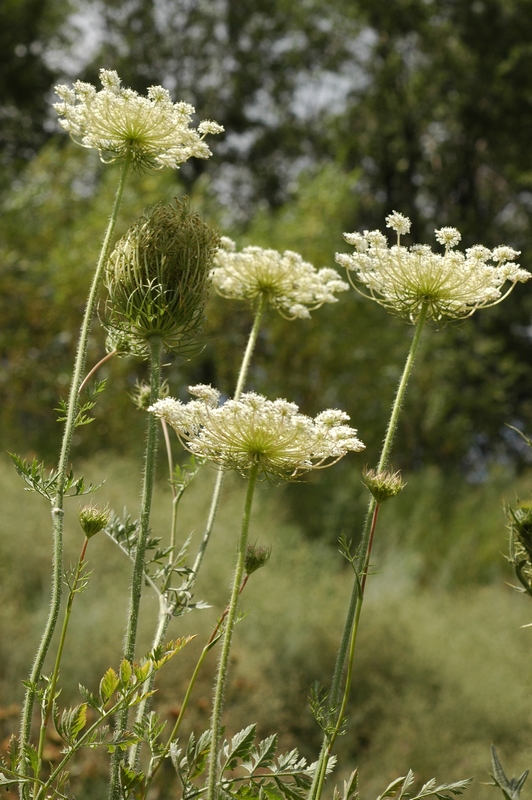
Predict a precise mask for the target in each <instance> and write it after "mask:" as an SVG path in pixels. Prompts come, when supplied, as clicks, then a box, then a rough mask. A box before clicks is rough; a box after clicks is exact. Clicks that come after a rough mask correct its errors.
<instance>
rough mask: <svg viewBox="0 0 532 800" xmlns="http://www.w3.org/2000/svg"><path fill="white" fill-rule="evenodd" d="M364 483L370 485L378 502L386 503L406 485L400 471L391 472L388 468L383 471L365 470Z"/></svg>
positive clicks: (369, 487)
mask: <svg viewBox="0 0 532 800" xmlns="http://www.w3.org/2000/svg"><path fill="white" fill-rule="evenodd" d="M362 483H363V484H364V485H365V486H367V487H368V489H369V490H370V492H371V494H372V495H373V497H374V498H375V500H376V501H377V503H384V502H385V500H389V499H390V497H395V496H396V495H398V494H399V492H401V491H402V490H403V489H404V487H405V485H406V484H405V483H404V481H403V479H402V477H401V473H400V472H390V471H389V470H387V469H385V470H383V471H382V472H377V471H376V470H374V469H366V470H364V472H363V481H362Z"/></svg>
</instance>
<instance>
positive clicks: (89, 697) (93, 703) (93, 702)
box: [78, 683, 102, 711]
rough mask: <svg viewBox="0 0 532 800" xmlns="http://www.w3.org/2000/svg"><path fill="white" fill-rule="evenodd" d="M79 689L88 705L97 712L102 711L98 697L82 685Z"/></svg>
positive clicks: (79, 685)
mask: <svg viewBox="0 0 532 800" xmlns="http://www.w3.org/2000/svg"><path fill="white" fill-rule="evenodd" d="M78 688H79V693H80V695H81V696H82V697H83V699H84V700H85V702H86V703H87V705H89V706H90V707H91V708H94V709H95V710H96V711H101V709H102V704H101V703H100V701H99V699H98V698H97V697H96V695H95V694H93V693H92V692H90V691H89V690H88V689H86V688H85V686H83V685H82V684H81V683H80V684H78Z"/></svg>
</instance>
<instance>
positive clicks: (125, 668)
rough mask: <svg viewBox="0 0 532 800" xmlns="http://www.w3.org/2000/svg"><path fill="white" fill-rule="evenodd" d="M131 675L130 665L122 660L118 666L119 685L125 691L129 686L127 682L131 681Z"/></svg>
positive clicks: (125, 660) (125, 659)
mask: <svg viewBox="0 0 532 800" xmlns="http://www.w3.org/2000/svg"><path fill="white" fill-rule="evenodd" d="M132 674H133V670H132V668H131V664H130V663H129V661H128V660H127V658H124V659H123V660H122V663H121V664H120V683H121V684H122V686H123V687H124V689H126V688H127V687H128V686H129V682H130V680H131V676H132Z"/></svg>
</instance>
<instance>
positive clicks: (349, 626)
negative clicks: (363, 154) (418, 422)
mask: <svg viewBox="0 0 532 800" xmlns="http://www.w3.org/2000/svg"><path fill="white" fill-rule="evenodd" d="M426 317H427V306H426V305H424V306H423V308H422V309H421V313H420V315H419V317H418V319H417V321H416V327H415V330H414V336H413V338H412V343H411V345H410V350H409V353H408V357H407V359H406V362H405V366H404V369H403V374H402V375H401V380H400V381H399V385H398V387H397V393H396V395H395V399H394V402H393V405H392V411H391V414H390V419H389V422H388V427H387V429H386V435H385V437H384V442H383V445H382V450H381V455H380V459H379V465H378V468H377V472H382V470H384V469H385V468H386V466H387V464H388V462H389V459H390V453H391V449H392V445H393V440H394V438H395V434H396V431H397V425H398V422H399V415H400V413H401V408H402V406H403V402H404V398H405V394H406V389H407V386H408V381H409V379H410V375H411V374H412V369H413V367H414V362H415V358H416V354H417V350H418V347H419V342H420V339H421V333H422V331H423V326H424V324H425V320H426ZM376 511H377V502H376V500H375V498H374V497H373V496H371V497H370V500H369V503H368V510H367V513H366V518H365V521H364V527H363V530H362V538H361V542H360V545H359V548H358V553H357V556H356V557H355V559H354V561H353V568H354V570H355V580H354V583H353V589H352V592H351V597H350V600H349V607H348V611H347V617H346V621H345V625H344V630H343V633H342V638H341V642H340V647H339V649H338V655H337V658H336V664H335V668H334V673H333V678H332V682H331V691H330V693H329V698H328V705H329V708H331V709H333V711H332V713H333V714H334V720H331V721H333V722H334V726H333V729H332V735H333V741H334V739H336V736H337V735H338V730H339V728H340V725H341V719H340V718H339V712H338V711H336V710H334V709H338V708H340V709H344V710H345V706H346V704H347V695H348V693H349V689H350V683H351V674H352V663H353V658H354V648H355V643H356V633H357V629H358V619H359V617H360V613H361V610H362V603H363V600H364V596H363V592H362V591H361V583H360V581H361V576H363V575H364V573H365V570H366V569H367V567H368V566H369V558H370V555H371V546H372V544H373V535H374V533H375V524H376ZM364 586H365V577H364ZM348 656H349V668H348V677H349V684H348V683H347V682H346V684H345V687H344V692H343V696H342V700H341V701H340V693H341V687H342V678H343V675H344V668H345V664H346V659H347V658H348ZM330 736H331V734H329V735H327V734H326V735H325V736H324V741H323V745H322V749H321V752H320V758H319V761H318V766H317V768H316V772H315V775H314V780H313V783H312V787H311V790H310V793H309V800H319V798H320V797H321V792H322V789H323V784H324V779H325V772H326V769H327V761H328V757H329V755H330V752H331V747H332V745H331V744H330Z"/></svg>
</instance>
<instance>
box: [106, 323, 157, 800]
mask: <svg viewBox="0 0 532 800" xmlns="http://www.w3.org/2000/svg"><path fill="white" fill-rule="evenodd" d="M148 343H149V346H150V405H153V404H154V403H155V402H156V401H157V400H158V399H159V391H160V387H161V358H162V347H163V346H162V340H161V338H160V336H150V338H149V340H148ZM147 417H148V420H147V434H146V451H145V456H144V479H143V484H142V499H141V509H140V524H139V533H138V539H137V546H136V548H135V561H134V563H133V577H132V582H131V595H130V601H129V610H128V618H127V627H126V635H125V638H124V656H123V657H124V658H125V659H126V660H127V661H129V662H133V659H134V658H135V646H136V642H137V630H138V624H139V611H140V599H141V595H142V585H143V582H144V568H145V558H146V546H147V543H148V535H149V532H150V515H151V505H152V497H153V483H154V479H155V466H156V463H157V442H158V433H159V420H158V419H157V417H156V416H155V414H148V415H147ZM127 719H128V708H127V706H126V707H124V709H123V710H122V711H121V712H120V714H119V716H118V721H117V731H118V732H119V733H123V732H124V731H125V730H126V728H127ZM121 760H122V755H121V754H120V752H117V753H115V754H114V756H113V759H112V763H111V785H110V793H109V797H110V798H117V797H119V794H120V783H119V770H120V761H121Z"/></svg>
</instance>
